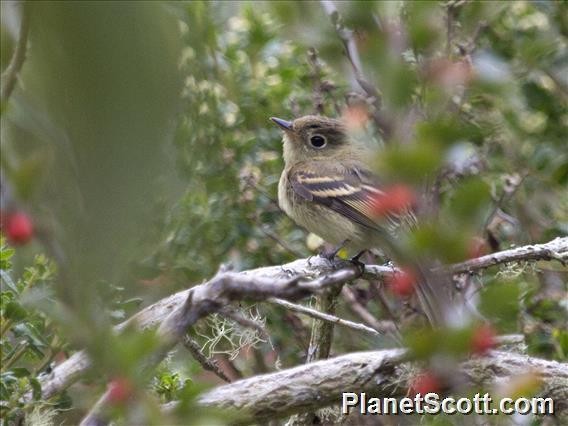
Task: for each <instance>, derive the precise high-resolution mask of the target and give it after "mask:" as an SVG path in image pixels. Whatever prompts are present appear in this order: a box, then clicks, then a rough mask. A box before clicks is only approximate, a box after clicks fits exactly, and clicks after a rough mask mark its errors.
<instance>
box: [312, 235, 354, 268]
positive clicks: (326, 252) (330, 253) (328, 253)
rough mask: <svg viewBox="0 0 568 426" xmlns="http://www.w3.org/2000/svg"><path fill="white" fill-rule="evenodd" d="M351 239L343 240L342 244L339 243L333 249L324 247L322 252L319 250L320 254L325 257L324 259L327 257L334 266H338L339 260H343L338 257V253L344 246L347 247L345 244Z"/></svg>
mask: <svg viewBox="0 0 568 426" xmlns="http://www.w3.org/2000/svg"><path fill="white" fill-rule="evenodd" d="M348 241H349V240H345V241H343V242H342V243H341V244H339V245H338V246H336V247H332V248H331V249H326V248H323V249H322V250H321V251H320V252H319V256H320V257H323V258H324V259H326V260H327V261H328V262H329V263H331V264H332V265H333V266H334V267H335V266H338V263H339V262H338V261H339V260H341V259H339V258H338V257H337V253H339V252H340V251H341V249H342V248H343V247H345V244H347V242H348Z"/></svg>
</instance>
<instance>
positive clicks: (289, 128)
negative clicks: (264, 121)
mask: <svg viewBox="0 0 568 426" xmlns="http://www.w3.org/2000/svg"><path fill="white" fill-rule="evenodd" d="M270 119H271V120H272V121H273V122H274V123H276V124H278V125H279V126H280V127H281V128H282V130H286V131H288V132H291V131H293V130H294V128H293V127H292V122H291V121H286V120H282V119H281V118H276V117H270Z"/></svg>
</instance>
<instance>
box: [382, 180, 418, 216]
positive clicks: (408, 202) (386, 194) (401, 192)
mask: <svg viewBox="0 0 568 426" xmlns="http://www.w3.org/2000/svg"><path fill="white" fill-rule="evenodd" d="M415 200H416V197H415V195H414V192H413V191H412V189H411V188H410V187H408V186H406V185H394V186H391V187H389V188H385V189H383V190H382V193H381V194H378V195H377V196H376V197H375V199H374V200H373V207H372V209H373V210H372V211H373V214H374V215H375V216H377V217H384V216H388V215H389V214H399V213H404V212H405V211H406V210H408V209H409V208H410V207H411V206H412V204H413V203H414V202H415Z"/></svg>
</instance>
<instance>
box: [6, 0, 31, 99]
mask: <svg viewBox="0 0 568 426" xmlns="http://www.w3.org/2000/svg"><path fill="white" fill-rule="evenodd" d="M29 29H30V12H29V7H26V3H25V2H22V22H21V23H20V31H19V34H18V43H17V44H16V48H15V50H14V55H13V56H12V59H11V60H10V64H9V65H8V67H6V70H5V71H4V73H3V74H2V94H1V96H0V99H1V103H2V105H4V104H5V103H6V102H7V101H8V99H9V98H10V95H11V94H12V91H13V90H14V88H15V87H16V81H17V80H18V74H19V72H20V70H21V69H22V65H23V64H24V61H25V59H26V50H27V47H28V35H29Z"/></svg>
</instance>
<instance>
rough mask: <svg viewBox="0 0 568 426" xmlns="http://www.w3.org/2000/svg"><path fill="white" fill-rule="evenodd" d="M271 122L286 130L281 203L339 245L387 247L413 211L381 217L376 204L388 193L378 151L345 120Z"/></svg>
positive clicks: (308, 227)
mask: <svg viewBox="0 0 568 426" xmlns="http://www.w3.org/2000/svg"><path fill="white" fill-rule="evenodd" d="M271 120H272V121H273V122H274V123H275V124H277V125H278V126H279V127H280V128H281V129H282V130H283V132H284V136H283V158H284V170H283V171H282V174H281V176H280V180H279V183H278V204H279V206H280V208H281V209H282V210H283V211H284V212H285V213H286V214H287V215H288V216H289V217H290V218H292V220H294V222H296V223H297V224H298V225H300V226H301V227H303V228H305V229H306V230H308V231H309V232H311V233H314V234H316V235H318V236H319V237H321V238H322V239H323V240H325V241H326V242H328V243H330V244H331V245H333V246H336V248H345V249H346V250H347V251H348V252H353V253H360V252H362V251H365V250H367V249H371V248H376V247H377V246H381V245H384V244H385V242H386V241H389V240H390V239H391V238H392V235H393V232H394V231H395V229H396V228H397V227H398V226H399V225H400V224H401V223H402V222H404V221H408V220H409V219H407V218H405V216H407V215H411V212H410V209H406V210H408V211H406V212H404V213H400V212H397V213H395V212H393V213H392V214H390V215H388V217H386V218H385V219H383V220H382V221H381V220H379V218H378V217H377V215H376V214H375V212H374V206H375V203H376V200H377V199H378V198H379V197H381V196H383V195H384V191H383V190H382V189H381V186H382V182H381V180H380V178H379V177H378V176H377V175H376V174H375V173H374V172H373V166H372V162H373V160H374V159H375V155H376V151H375V150H374V149H373V148H372V147H370V146H368V145H366V144H365V143H364V142H363V141H357V140H355V139H353V138H350V137H349V134H348V131H347V128H346V126H345V124H344V122H343V121H342V120H339V119H334V118H329V117H325V116H317V115H307V116H303V117H300V118H296V119H295V120H293V121H287V120H283V119H280V118H276V117H272V118H271ZM335 251H337V250H335ZM332 253H333V251H332Z"/></svg>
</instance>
